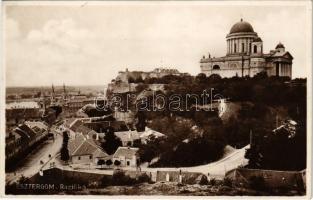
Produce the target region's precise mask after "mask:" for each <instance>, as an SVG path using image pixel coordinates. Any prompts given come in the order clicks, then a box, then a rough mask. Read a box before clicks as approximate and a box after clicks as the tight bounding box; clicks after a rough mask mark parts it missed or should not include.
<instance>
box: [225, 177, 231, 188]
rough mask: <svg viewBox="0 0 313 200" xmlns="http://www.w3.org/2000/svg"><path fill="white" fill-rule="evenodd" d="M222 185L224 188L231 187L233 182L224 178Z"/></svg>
mask: <svg viewBox="0 0 313 200" xmlns="http://www.w3.org/2000/svg"><path fill="white" fill-rule="evenodd" d="M223 185H224V186H228V187H231V186H232V185H233V181H232V180H231V179H230V178H227V177H225V178H224V179H223Z"/></svg>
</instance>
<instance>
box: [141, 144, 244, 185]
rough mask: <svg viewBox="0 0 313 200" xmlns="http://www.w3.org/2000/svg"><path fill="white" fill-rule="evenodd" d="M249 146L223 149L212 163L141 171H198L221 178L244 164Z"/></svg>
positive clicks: (143, 169)
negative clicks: (223, 151)
mask: <svg viewBox="0 0 313 200" xmlns="http://www.w3.org/2000/svg"><path fill="white" fill-rule="evenodd" d="M228 148H229V147H228ZM248 148H249V145H247V146H245V147H243V148H241V149H232V148H229V150H227V148H226V149H225V150H226V151H225V154H224V156H223V157H222V158H221V159H220V160H218V161H216V162H213V163H209V164H206V165H199V166H194V167H181V168H146V167H144V168H142V169H141V170H142V171H150V172H154V171H179V170H182V171H185V172H199V173H203V174H205V175H209V177H211V178H217V179H222V178H223V177H224V176H225V173H226V172H227V171H229V170H232V169H235V168H237V167H239V166H241V165H246V164H247V163H248V160H247V159H245V157H244V156H245V152H246V149H248Z"/></svg>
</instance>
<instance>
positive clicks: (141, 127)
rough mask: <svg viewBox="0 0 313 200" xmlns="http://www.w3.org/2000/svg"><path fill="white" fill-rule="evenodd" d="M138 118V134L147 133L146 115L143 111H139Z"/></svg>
mask: <svg viewBox="0 0 313 200" xmlns="http://www.w3.org/2000/svg"><path fill="white" fill-rule="evenodd" d="M135 117H136V118H137V123H136V125H135V126H136V129H137V131H138V132H142V131H145V128H146V125H147V123H146V115H145V113H144V112H143V111H138V112H137V114H136V116H135Z"/></svg>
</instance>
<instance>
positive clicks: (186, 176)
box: [155, 171, 207, 184]
mask: <svg viewBox="0 0 313 200" xmlns="http://www.w3.org/2000/svg"><path fill="white" fill-rule="evenodd" d="M180 176H181V178H180ZM167 178H168V179H167ZM201 178H205V179H207V177H206V176H205V175H204V174H202V173H196V172H183V171H157V174H156V180H155V181H156V182H160V181H162V182H178V183H179V182H180V179H181V183H186V184H196V183H198V181H200V179H201Z"/></svg>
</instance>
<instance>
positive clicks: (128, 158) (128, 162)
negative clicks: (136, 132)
mask: <svg viewBox="0 0 313 200" xmlns="http://www.w3.org/2000/svg"><path fill="white" fill-rule="evenodd" d="M138 151H139V148H132V147H119V148H118V149H117V150H116V152H115V153H114V154H113V163H116V161H119V162H120V165H119V166H121V167H137V165H138V164H139V155H138Z"/></svg>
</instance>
